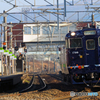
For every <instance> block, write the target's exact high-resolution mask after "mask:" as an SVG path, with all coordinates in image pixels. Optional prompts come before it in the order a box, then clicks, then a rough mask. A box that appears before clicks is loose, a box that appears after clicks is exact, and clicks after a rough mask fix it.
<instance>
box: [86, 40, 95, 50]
mask: <svg viewBox="0 0 100 100" xmlns="http://www.w3.org/2000/svg"><path fill="white" fill-rule="evenodd" d="M86 46H87V50H94V49H95V41H94V40H92V39H90V40H87V41H86Z"/></svg>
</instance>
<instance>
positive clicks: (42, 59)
mask: <svg viewBox="0 0 100 100" xmlns="http://www.w3.org/2000/svg"><path fill="white" fill-rule="evenodd" d="M41 60H42V71H43V56H42V59H41Z"/></svg>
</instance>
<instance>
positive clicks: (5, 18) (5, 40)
mask: <svg viewBox="0 0 100 100" xmlns="http://www.w3.org/2000/svg"><path fill="white" fill-rule="evenodd" d="M3 13H6V11H3ZM3 22H4V23H7V17H3ZM6 30H7V26H4V42H5V43H6V45H5V46H6V50H7V31H6ZM5 60H6V68H5V66H4V72H5V73H6V74H7V75H8V69H7V55H6V57H5ZM4 62H5V61H4Z"/></svg>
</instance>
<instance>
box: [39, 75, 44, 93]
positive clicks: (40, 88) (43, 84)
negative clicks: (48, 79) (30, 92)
mask: <svg viewBox="0 0 100 100" xmlns="http://www.w3.org/2000/svg"><path fill="white" fill-rule="evenodd" d="M38 77H39V80H41V82H42V84H43V87H42V88H40V89H38V91H42V90H44V89H45V88H46V83H45V82H44V80H43V79H42V78H41V77H40V75H38Z"/></svg>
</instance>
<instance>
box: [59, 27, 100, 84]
mask: <svg viewBox="0 0 100 100" xmlns="http://www.w3.org/2000/svg"><path fill="white" fill-rule="evenodd" d="M65 42H66V46H65V48H64V49H63V51H62V53H61V56H62V55H63V57H64V55H65V57H66V61H65V62H63V63H62V64H63V65H62V72H61V74H62V76H63V79H64V81H66V82H68V83H72V84H83V83H85V84H88V83H97V82H99V78H100V29H96V28H95V27H94V26H92V27H90V28H83V29H82V30H78V31H74V32H69V33H68V34H66V37H65ZM64 51H65V52H64ZM61 59H62V58H61Z"/></svg>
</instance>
